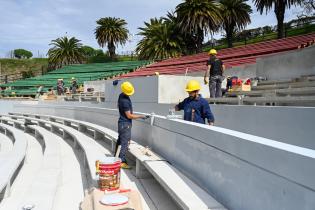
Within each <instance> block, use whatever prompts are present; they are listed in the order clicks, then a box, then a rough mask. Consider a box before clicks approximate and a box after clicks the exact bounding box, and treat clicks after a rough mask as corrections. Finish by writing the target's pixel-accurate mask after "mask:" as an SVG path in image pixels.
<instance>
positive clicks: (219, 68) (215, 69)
mask: <svg viewBox="0 0 315 210" xmlns="http://www.w3.org/2000/svg"><path fill="white" fill-rule="evenodd" d="M209 55H210V58H209V60H208V61H207V70H206V72H205V76H204V81H205V84H208V80H207V79H208V74H209V72H210V74H209V75H210V77H209V90H210V98H220V97H222V91H221V84H222V81H223V79H224V78H223V72H224V70H225V66H224V65H223V62H222V61H221V60H220V59H219V58H217V56H216V55H217V51H216V50H215V49H211V50H210V51H209Z"/></svg>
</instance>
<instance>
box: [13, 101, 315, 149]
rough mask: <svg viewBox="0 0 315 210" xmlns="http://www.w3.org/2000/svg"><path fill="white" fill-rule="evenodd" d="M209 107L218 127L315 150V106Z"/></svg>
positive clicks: (142, 108)
mask: <svg viewBox="0 0 315 210" xmlns="http://www.w3.org/2000/svg"><path fill="white" fill-rule="evenodd" d="M43 104H45V103H43ZM46 104H47V103H46ZM60 104H61V103H58V104H57V103H56V104H55V105H56V106H57V105H60ZM62 104H63V105H68V106H93V107H99V108H110V109H116V107H117V102H113V103H99V104H91V103H78V102H73V103H72V102H66V103H62ZM210 107H211V110H212V112H213V113H214V116H215V119H216V122H215V124H216V126H220V127H223V128H227V129H232V130H236V131H240V132H245V133H249V134H252V135H257V136H261V137H265V138H270V139H274V140H277V141H280V142H284V143H288V144H293V145H297V146H301V147H306V148H310V149H315V141H314V140H313V139H314V136H315V129H314V123H315V120H314V119H315V108H314V107H313V108H312V107H275V106H270V107H266V106H238V105H235V106H234V105H233V106H232V105H210ZM133 108H134V110H135V111H138V112H145V113H153V112H154V113H155V114H158V115H163V116H166V115H168V114H169V109H170V108H174V104H154V103H133ZM11 110H12V109H11ZM176 114H177V115H183V112H176Z"/></svg>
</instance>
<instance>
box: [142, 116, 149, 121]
mask: <svg viewBox="0 0 315 210" xmlns="http://www.w3.org/2000/svg"><path fill="white" fill-rule="evenodd" d="M149 118H150V115H145V116H143V118H142V119H144V120H146V119H149Z"/></svg>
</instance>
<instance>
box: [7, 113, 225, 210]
mask: <svg viewBox="0 0 315 210" xmlns="http://www.w3.org/2000/svg"><path fill="white" fill-rule="evenodd" d="M10 114H12V115H15V117H21V116H25V115H27V116H34V117H35V116H36V117H37V118H41V117H46V118H48V119H50V120H51V121H55V122H56V121H57V120H61V121H62V122H63V124H65V125H68V126H71V123H77V124H78V125H79V128H80V127H81V129H79V130H80V131H81V132H84V131H85V129H82V128H89V129H92V130H94V132H95V136H94V137H95V139H98V137H101V136H106V137H107V138H109V139H110V140H112V142H116V141H117V138H118V133H117V132H115V131H113V130H111V129H108V128H104V127H102V126H99V125H95V124H93V123H89V122H84V121H79V120H73V119H69V118H63V117H57V116H51V115H35V114H25V113H10ZM129 152H130V153H131V154H132V155H133V156H134V157H135V158H136V176H137V177H138V178H141V177H142V176H145V173H146V172H145V171H144V170H143V168H142V166H145V168H146V169H147V170H148V171H149V172H150V173H151V174H152V175H153V176H154V178H155V179H156V180H157V181H158V182H159V183H160V184H161V185H162V187H163V188H164V189H165V190H166V191H167V192H168V193H169V194H170V195H171V196H172V198H173V199H174V200H175V201H176V202H177V203H178V204H179V206H181V207H182V208H183V209H198V210H206V209H225V207H224V206H223V205H222V204H220V203H219V202H218V201H216V200H215V199H214V198H213V197H212V196H210V195H209V194H208V193H207V192H206V191H204V190H203V189H201V188H200V187H199V186H198V185H196V184H195V183H194V182H192V181H191V180H190V179H188V178H187V177H186V176H185V175H184V174H182V173H181V172H180V171H179V170H177V169H176V168H174V167H173V166H172V165H171V164H169V163H168V162H167V161H166V160H165V159H163V158H162V157H160V156H158V155H157V154H155V153H153V152H152V151H149V150H147V149H146V148H144V147H143V146H141V145H139V144H137V143H136V142H134V141H131V144H130V146H129Z"/></svg>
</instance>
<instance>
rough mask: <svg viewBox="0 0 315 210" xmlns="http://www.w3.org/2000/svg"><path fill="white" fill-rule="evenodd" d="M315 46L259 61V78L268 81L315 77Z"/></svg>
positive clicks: (259, 59)
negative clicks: (305, 76)
mask: <svg viewBox="0 0 315 210" xmlns="http://www.w3.org/2000/svg"><path fill="white" fill-rule="evenodd" d="M314 55H315V46H311V47H307V48H303V49H299V50H294V51H292V52H286V53H280V54H277V55H271V56H266V57H263V58H258V59H257V76H260V77H266V78H267V79H268V80H282V79H292V78H298V77H301V76H304V75H315V59H314Z"/></svg>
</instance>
